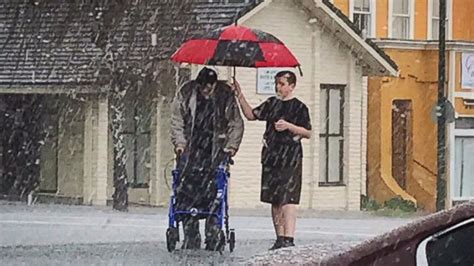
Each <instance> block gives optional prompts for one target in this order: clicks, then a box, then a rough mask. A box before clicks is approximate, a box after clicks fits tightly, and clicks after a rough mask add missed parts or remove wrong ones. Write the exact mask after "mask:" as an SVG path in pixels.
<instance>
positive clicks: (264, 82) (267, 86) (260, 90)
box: [257, 67, 295, 95]
mask: <svg viewBox="0 0 474 266" xmlns="http://www.w3.org/2000/svg"><path fill="white" fill-rule="evenodd" d="M283 70H289V71H292V72H295V69H293V68H270V67H264V68H257V94H266V95H275V75H276V73H278V72H280V71H283Z"/></svg>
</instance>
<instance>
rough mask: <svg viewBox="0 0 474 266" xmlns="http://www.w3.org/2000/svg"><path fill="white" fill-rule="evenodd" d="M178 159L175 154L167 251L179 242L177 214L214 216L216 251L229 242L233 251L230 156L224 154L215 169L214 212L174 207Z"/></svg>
mask: <svg viewBox="0 0 474 266" xmlns="http://www.w3.org/2000/svg"><path fill="white" fill-rule="evenodd" d="M179 161H180V154H177V156H176V165H175V168H174V170H173V171H172V175H173V193H172V194H171V197H170V205H169V213H168V218H169V225H168V229H167V230H166V247H167V249H168V251H169V252H172V251H174V250H175V249H176V244H177V243H178V242H179V239H180V238H179V222H182V219H177V216H179V217H182V216H186V215H190V216H193V217H195V216H200V217H201V216H205V217H211V216H214V217H216V218H217V221H216V223H217V226H218V231H217V232H216V235H214V236H213V237H214V238H215V240H216V241H217V244H216V248H215V250H216V251H220V252H222V251H224V248H225V245H226V244H229V250H230V252H233V251H234V248H235V230H234V229H229V215H228V210H229V205H228V197H227V196H228V193H227V192H228V182H229V177H230V173H229V171H228V168H229V165H232V164H233V161H232V159H231V158H230V156H228V155H227V156H226V159H224V161H223V162H221V163H220V164H219V166H218V168H217V170H216V172H215V173H216V176H215V177H216V181H217V182H216V183H217V194H216V200H217V201H218V202H219V207H218V208H217V210H216V211H215V212H212V211H211V210H200V209H198V208H193V207H191V208H189V209H187V210H178V209H177V208H176V197H177V188H178V186H179V182H180V174H181V170H179V169H178V163H179Z"/></svg>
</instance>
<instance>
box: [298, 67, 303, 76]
mask: <svg viewBox="0 0 474 266" xmlns="http://www.w3.org/2000/svg"><path fill="white" fill-rule="evenodd" d="M298 70H299V71H300V76H303V71H302V70H301V66H300V65H298Z"/></svg>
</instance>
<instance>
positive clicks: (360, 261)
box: [320, 201, 474, 266]
mask: <svg viewBox="0 0 474 266" xmlns="http://www.w3.org/2000/svg"><path fill="white" fill-rule="evenodd" d="M320 265H338V266H340V265H364V266H365V265H383V266H389V265H403V266H411V265H430V266H431V265H434V266H448V265H462V266H473V265H474V201H470V202H467V203H464V204H461V205H458V206H455V207H453V208H451V209H449V210H445V211H441V212H438V213H434V214H432V215H428V216H425V217H423V218H420V219H419V220H416V221H414V222H412V223H409V224H407V225H405V226H403V227H400V228H398V229H395V230H394V231H391V232H389V233H387V234H384V235H381V236H379V237H376V238H374V239H372V240H368V241H366V242H363V243H361V244H359V245H357V246H355V247H353V248H351V249H349V250H347V251H345V252H343V253H340V254H336V255H333V256H330V257H327V258H325V259H323V260H322V261H321V263H320Z"/></svg>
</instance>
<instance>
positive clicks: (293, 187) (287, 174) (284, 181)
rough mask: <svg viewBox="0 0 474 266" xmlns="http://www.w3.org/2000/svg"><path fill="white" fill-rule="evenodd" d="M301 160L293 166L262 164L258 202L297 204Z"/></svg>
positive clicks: (299, 194) (299, 193)
mask: <svg viewBox="0 0 474 266" xmlns="http://www.w3.org/2000/svg"><path fill="white" fill-rule="evenodd" d="M302 168H303V167H302V160H301V159H299V160H298V162H297V163H296V165H294V166H283V167H282V166H268V165H265V164H262V184H261V190H260V200H261V201H262V202H266V203H271V204H278V205H284V204H299V203H300V196H301V175H302Z"/></svg>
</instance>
